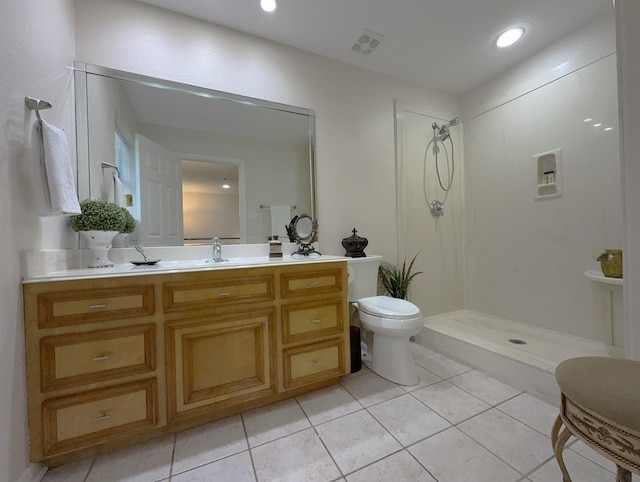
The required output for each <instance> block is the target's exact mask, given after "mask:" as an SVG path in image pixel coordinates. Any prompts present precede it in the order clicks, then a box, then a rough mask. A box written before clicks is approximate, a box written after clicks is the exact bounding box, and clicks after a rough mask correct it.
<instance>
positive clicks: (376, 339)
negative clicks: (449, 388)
mask: <svg viewBox="0 0 640 482" xmlns="http://www.w3.org/2000/svg"><path fill="white" fill-rule="evenodd" d="M372 352H373V353H372V357H371V358H372V360H371V370H373V371H374V372H375V373H377V374H378V375H380V376H381V377H382V378H386V379H387V380H389V381H390V382H393V383H397V384H399V385H406V386H413V385H416V384H417V383H418V381H419V379H418V373H417V371H416V366H415V364H414V362H413V353H412V352H411V344H410V341H409V337H407V338H389V337H386V336H381V335H379V334H378V333H374V334H373V349H372Z"/></svg>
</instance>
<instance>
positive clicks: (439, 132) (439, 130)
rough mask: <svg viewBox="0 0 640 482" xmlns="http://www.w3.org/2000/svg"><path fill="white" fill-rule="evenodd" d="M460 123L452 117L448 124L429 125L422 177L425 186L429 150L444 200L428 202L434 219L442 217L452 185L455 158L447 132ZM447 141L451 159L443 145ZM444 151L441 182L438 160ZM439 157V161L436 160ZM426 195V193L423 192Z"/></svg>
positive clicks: (456, 118) (451, 141) (449, 134)
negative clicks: (445, 169) (431, 130)
mask: <svg viewBox="0 0 640 482" xmlns="http://www.w3.org/2000/svg"><path fill="white" fill-rule="evenodd" d="M459 123H460V119H459V118H458V117H454V118H453V119H451V120H450V121H449V122H448V123H446V124H442V125H440V126H439V125H438V124H437V123H436V122H434V123H433V124H431V128H432V129H433V138H432V139H431V141H430V142H429V144H428V145H427V147H426V149H425V151H424V159H423V162H424V166H423V167H424V175H423V177H424V178H425V186H426V172H427V154H428V152H429V150H430V149H431V150H432V152H433V154H434V158H435V166H436V175H437V177H438V184H439V185H440V189H442V190H443V191H444V198H443V199H442V201H439V200H437V199H434V200H432V201H431V202H429V201H427V202H429V210H430V211H431V214H432V216H433V217H435V218H439V217H441V216H443V215H444V203H445V202H446V200H447V196H448V195H449V190H450V189H451V185H452V184H453V174H454V171H455V158H454V152H453V151H454V149H453V140H452V139H451V133H450V131H449V128H450V127H455V126H457V125H458V124H459ZM447 139H449V144H450V145H451V158H449V151H447V147H446V145H445V141H446V140H447ZM441 147H442V150H443V151H444V156H445V158H446V161H447V164H446V166H447V173H446V178H445V181H444V182H443V174H441V172H440V160H441V159H442V154H441V152H440V148H441ZM438 156H440V159H439V158H438ZM425 195H426V191H425Z"/></svg>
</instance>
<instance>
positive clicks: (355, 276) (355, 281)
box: [347, 255, 382, 301]
mask: <svg viewBox="0 0 640 482" xmlns="http://www.w3.org/2000/svg"><path fill="white" fill-rule="evenodd" d="M381 262H382V256H377V255H373V256H369V255H367V256H366V257H365V258H349V259H348V260H347V265H348V272H349V301H358V300H360V299H362V298H368V297H370V296H376V295H377V294H378V267H379V266H380V263H381Z"/></svg>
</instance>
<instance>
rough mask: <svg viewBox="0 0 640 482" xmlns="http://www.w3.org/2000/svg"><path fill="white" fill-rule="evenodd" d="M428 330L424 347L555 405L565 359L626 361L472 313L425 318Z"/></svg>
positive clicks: (590, 345) (590, 344) (596, 346)
mask: <svg viewBox="0 0 640 482" xmlns="http://www.w3.org/2000/svg"><path fill="white" fill-rule="evenodd" d="M424 326H425V329H424V330H422V332H421V333H420V334H419V335H418V336H417V337H416V338H417V341H418V342H419V343H420V344H422V345H424V346H427V347H429V348H432V349H434V350H437V351H438V352H440V353H443V354H444V355H447V356H449V357H451V358H453V359H456V360H459V361H461V362H464V363H466V364H468V365H471V366H473V367H475V368H479V369H481V370H483V371H485V372H488V373H491V374H493V375H494V376H496V377H497V378H500V379H502V380H504V381H505V382H507V383H509V384H510V385H512V386H514V387H517V388H520V389H521V390H526V391H527V392H530V393H532V394H534V395H537V396H538V397H541V398H543V399H545V400H547V401H549V402H551V403H559V400H560V392H559V390H558V387H557V385H556V382H555V375H554V373H555V369H556V366H558V364H559V363H560V362H562V361H563V360H566V359H568V358H574V357H579V356H606V357H616V358H623V357H624V350H623V349H622V348H618V347H614V346H611V345H606V344H604V343H598V342H594V341H591V340H588V339H585V338H580V337H577V336H572V335H567V334H565V333H560V332H557V331H553V330H548V329H545V328H538V327H535V326H532V325H528V324H525V323H519V322H516V321H511V320H505V319H503V318H498V317H495V316H490V315H485V314H483V313H478V312H475V311H471V310H460V311H453V312H450V313H444V314H441V315H436V316H430V317H426V318H425V323H424Z"/></svg>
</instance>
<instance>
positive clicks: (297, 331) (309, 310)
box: [282, 299, 344, 344]
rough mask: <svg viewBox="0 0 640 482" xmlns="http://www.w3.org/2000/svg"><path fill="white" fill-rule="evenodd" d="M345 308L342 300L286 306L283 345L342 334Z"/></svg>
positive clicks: (283, 312) (283, 314) (283, 310)
mask: <svg viewBox="0 0 640 482" xmlns="http://www.w3.org/2000/svg"><path fill="white" fill-rule="evenodd" d="M343 307H344V304H343V302H342V300H341V299H340V300H329V301H324V300H323V301H318V302H312V303H309V302H308V303H299V304H292V305H284V306H283V307H282V343H285V344H286V343H295V342H298V341H304V340H313V339H314V338H319V337H322V336H326V335H336V334H340V333H342V331H343V329H344V309H343Z"/></svg>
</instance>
